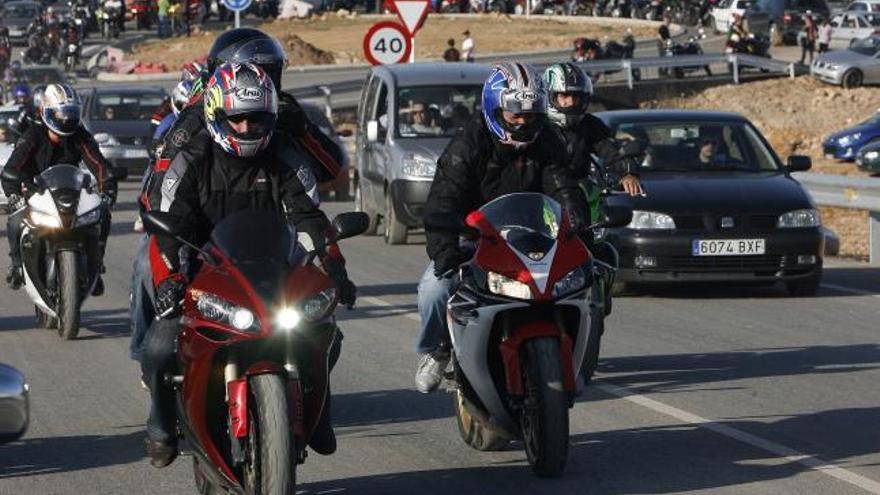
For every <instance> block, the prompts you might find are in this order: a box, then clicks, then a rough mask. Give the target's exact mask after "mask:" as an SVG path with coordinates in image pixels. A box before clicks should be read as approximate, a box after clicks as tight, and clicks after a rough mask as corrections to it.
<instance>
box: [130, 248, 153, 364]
mask: <svg viewBox="0 0 880 495" xmlns="http://www.w3.org/2000/svg"><path fill="white" fill-rule="evenodd" d="M149 246H150V236H148V235H144V236H143V237H142V238H141V242H140V245H139V246H138V251H137V255H135V257H134V265H133V266H132V272H131V292H130V293H129V307H128V311H129V321H130V322H131V323H130V325H131V344H130V345H129V354H130V355H131V358H132V359H133V360H135V361H140V360H141V357H142V356H143V350H144V338H145V337H146V335H147V330H149V328H150V324H151V323H152V320H153V313H154V311H153V301H152V297H153V294H152V288H153V282H152V272H151V271H150V257H149V256H148V253H147V249H148V248H149Z"/></svg>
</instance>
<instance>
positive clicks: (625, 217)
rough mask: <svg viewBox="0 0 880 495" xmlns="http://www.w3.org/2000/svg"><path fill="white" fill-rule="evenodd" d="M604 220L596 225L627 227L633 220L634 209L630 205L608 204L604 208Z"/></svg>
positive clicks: (611, 227)
mask: <svg viewBox="0 0 880 495" xmlns="http://www.w3.org/2000/svg"><path fill="white" fill-rule="evenodd" d="M604 210H605V211H604V212H603V214H602V221H600V222H599V223H598V224H596V225H595V227H600V228H606V229H615V228H618V227H626V226H627V225H629V223H630V222H632V216H633V211H632V208H630V207H629V206H622V205H608V206H606V207H605V208H604Z"/></svg>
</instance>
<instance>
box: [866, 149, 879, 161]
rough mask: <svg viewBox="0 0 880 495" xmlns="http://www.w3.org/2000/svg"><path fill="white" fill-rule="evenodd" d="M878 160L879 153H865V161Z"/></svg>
mask: <svg viewBox="0 0 880 495" xmlns="http://www.w3.org/2000/svg"><path fill="white" fill-rule="evenodd" d="M877 158H880V151H869V152H867V153H865V160H876V159H877Z"/></svg>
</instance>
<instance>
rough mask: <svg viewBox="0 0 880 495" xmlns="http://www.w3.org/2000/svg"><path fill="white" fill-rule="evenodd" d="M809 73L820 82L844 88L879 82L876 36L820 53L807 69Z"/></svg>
mask: <svg viewBox="0 0 880 495" xmlns="http://www.w3.org/2000/svg"><path fill="white" fill-rule="evenodd" d="M810 73H811V74H812V75H813V77H815V78H816V79H819V80H820V81H823V82H827V83H830V84H836V85H838V86H843V87H844V88H858V87H859V86H861V85H863V84H877V83H880V37H878V36H871V37H870V38H865V39H863V40H859V41H856V42H855V43H853V44H852V45H850V46H849V48H847V49H846V50H834V51H831V52H828V53H823V54H821V55H820V56H819V57H817V58H816V60H815V61H814V62H813V65H812V66H810Z"/></svg>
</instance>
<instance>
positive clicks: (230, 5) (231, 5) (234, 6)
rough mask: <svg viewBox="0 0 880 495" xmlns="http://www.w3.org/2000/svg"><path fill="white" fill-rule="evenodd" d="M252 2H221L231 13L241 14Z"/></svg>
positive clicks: (230, 0) (231, 0)
mask: <svg viewBox="0 0 880 495" xmlns="http://www.w3.org/2000/svg"><path fill="white" fill-rule="evenodd" d="M251 1H252V0H223V5H225V6H226V8H227V9H229V10H231V11H233V12H241V11H243V10H246V9H247V8H248V7H250V6H251Z"/></svg>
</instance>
